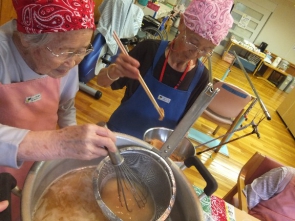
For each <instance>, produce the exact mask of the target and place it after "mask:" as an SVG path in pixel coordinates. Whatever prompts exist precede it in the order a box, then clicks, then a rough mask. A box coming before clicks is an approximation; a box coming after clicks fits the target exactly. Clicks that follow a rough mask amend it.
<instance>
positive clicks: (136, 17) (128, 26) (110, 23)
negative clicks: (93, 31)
mask: <svg viewBox="0 0 295 221" xmlns="http://www.w3.org/2000/svg"><path fill="white" fill-rule="evenodd" d="M99 13H100V18H99V22H98V27H97V30H98V32H99V33H101V34H102V35H103V36H104V37H105V39H106V43H107V45H108V48H109V52H111V56H113V55H115V54H117V51H118V45H117V43H116V41H115V40H114V38H113V32H114V31H115V32H116V33H117V35H118V36H119V38H130V37H134V36H135V35H136V34H137V32H138V30H139V28H140V27H141V23H142V19H143V16H144V13H143V11H142V9H141V8H140V7H139V6H137V5H135V4H133V0H105V1H103V3H102V4H101V5H100V7H99Z"/></svg>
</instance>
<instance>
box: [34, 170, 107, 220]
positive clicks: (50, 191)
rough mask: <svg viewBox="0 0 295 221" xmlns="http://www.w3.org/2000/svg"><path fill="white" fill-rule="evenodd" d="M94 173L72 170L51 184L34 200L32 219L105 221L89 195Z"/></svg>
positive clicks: (91, 189)
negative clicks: (35, 201) (35, 202)
mask: <svg viewBox="0 0 295 221" xmlns="http://www.w3.org/2000/svg"><path fill="white" fill-rule="evenodd" d="M94 170H95V167H91V168H84V169H80V170H75V171H72V172H70V173H67V174H66V175H64V176H62V177H61V178H59V179H58V180H56V181H55V182H54V183H53V184H51V185H50V186H49V187H48V188H47V189H46V191H45V192H44V193H43V195H42V196H41V198H40V199H39V200H38V202H37V204H36V207H35V212H34V214H33V219H32V220H33V221H57V220H62V221H83V220H85V221H86V220H87V221H92V220H93V221H96V220H99V221H107V218H105V217H104V215H103V213H102V212H101V209H100V207H99V206H98V204H97V202H96V199H95V196H94V193H93V185H92V178H93V172H94Z"/></svg>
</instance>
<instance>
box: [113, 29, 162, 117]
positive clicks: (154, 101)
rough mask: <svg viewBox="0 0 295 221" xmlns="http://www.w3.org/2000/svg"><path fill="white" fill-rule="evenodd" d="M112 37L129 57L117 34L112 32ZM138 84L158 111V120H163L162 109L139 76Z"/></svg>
mask: <svg viewBox="0 0 295 221" xmlns="http://www.w3.org/2000/svg"><path fill="white" fill-rule="evenodd" d="M113 37H114V39H115V41H116V42H117V44H118V46H119V48H120V50H121V51H122V53H123V54H126V55H129V54H128V52H127V51H126V49H125V47H124V45H123V44H122V42H121V40H120V38H119V37H118V35H117V33H116V32H115V31H114V33H113ZM139 82H140V84H141V85H142V87H143V89H144V90H145V92H146V94H147V95H148V97H149V98H150V100H151V101H152V103H153V105H154V107H155V108H156V110H157V111H158V113H159V115H160V118H159V120H163V118H164V109H163V108H160V106H159V105H158V103H157V101H156V100H155V98H154V96H153V95H152V93H151V91H150V89H149V88H148V86H147V85H146V83H145V82H144V80H143V78H142V76H141V75H140V74H139Z"/></svg>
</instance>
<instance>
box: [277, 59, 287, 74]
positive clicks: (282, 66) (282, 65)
mask: <svg viewBox="0 0 295 221" xmlns="http://www.w3.org/2000/svg"><path fill="white" fill-rule="evenodd" d="M288 67H289V62H288V61H286V60H281V62H280V63H279V65H278V68H279V69H281V70H283V71H286V70H287V69H288Z"/></svg>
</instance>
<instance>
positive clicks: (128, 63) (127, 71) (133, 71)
mask: <svg viewBox="0 0 295 221" xmlns="http://www.w3.org/2000/svg"><path fill="white" fill-rule="evenodd" d="M115 64H116V65H115V68H114V72H112V75H115V76H117V77H128V78H134V79H138V77H139V71H138V67H139V65H140V64H139V62H138V61H137V60H136V59H134V58H133V57H131V56H129V55H125V54H123V53H121V54H119V56H118V57H117V59H116V61H115Z"/></svg>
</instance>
